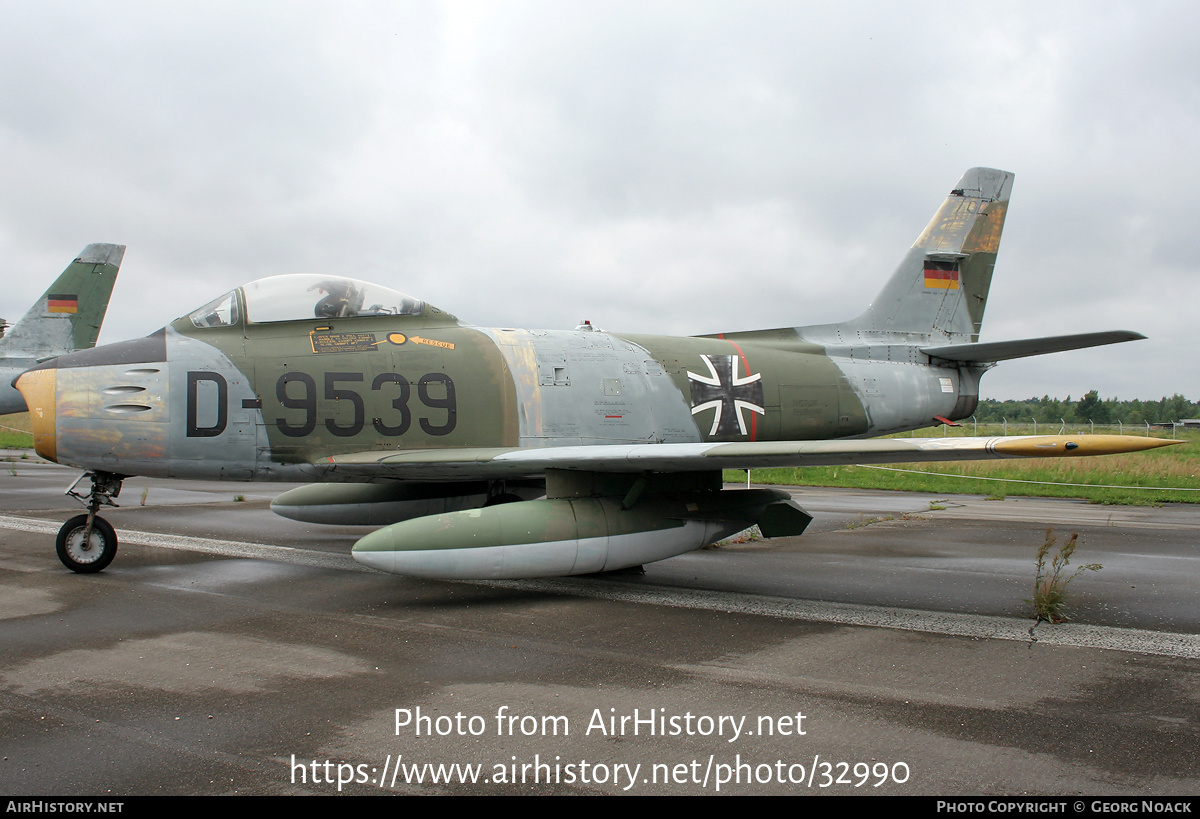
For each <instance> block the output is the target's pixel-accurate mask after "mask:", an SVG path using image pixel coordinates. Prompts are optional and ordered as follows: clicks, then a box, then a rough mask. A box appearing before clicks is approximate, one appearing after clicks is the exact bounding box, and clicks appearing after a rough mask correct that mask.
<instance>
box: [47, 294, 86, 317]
mask: <svg viewBox="0 0 1200 819" xmlns="http://www.w3.org/2000/svg"><path fill="white" fill-rule="evenodd" d="M46 312H48V313H78V312H79V297H78V296H72V295H68V294H63V293H50V294H48V295H47V296H46Z"/></svg>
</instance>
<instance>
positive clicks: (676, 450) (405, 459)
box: [314, 435, 1177, 480]
mask: <svg viewBox="0 0 1200 819" xmlns="http://www.w3.org/2000/svg"><path fill="white" fill-rule="evenodd" d="M1173 443H1177V442H1176V441H1171V440H1164V439H1160V438H1143V437H1139V436H1133V435H1075V436H1072V435H1033V436H1028V435H1026V436H1008V437H993V438H873V439H868V440H858V439H849V440H839V441H756V442H745V443H709V444H704V443H695V444H628V445H611V444H607V445H599V446H566V447H542V448H537V447H518V448H467V449H437V450H404V451H398V452H379V451H374V452H358V453H352V454H347V455H335V456H331V457H329V458H327V459H325V460H323V461H320V462H318V463H316V464H314V466H316V467H317V468H318V469H319V470H320V471H321V472H322V473H323V474H325V475H326V476H333V475H339V476H342V477H343V478H345V479H349V480H355V479H359V480H370V479H372V478H393V479H410V480H464V479H481V478H483V479H500V478H518V477H532V476H536V475H541V474H543V473H545V471H546V470H547V469H567V470H577V471H581V472H625V473H640V472H705V471H711V470H718V469H761V468H764V467H782V466H831V465H837V464H870V463H914V462H922V461H975V460H990V459H995V458H1061V457H1075V456H1085V455H1112V454H1116V453H1121V452H1140V451H1143V450H1147V449H1156V448H1158V447H1161V446H1169V445H1171V444H1173Z"/></svg>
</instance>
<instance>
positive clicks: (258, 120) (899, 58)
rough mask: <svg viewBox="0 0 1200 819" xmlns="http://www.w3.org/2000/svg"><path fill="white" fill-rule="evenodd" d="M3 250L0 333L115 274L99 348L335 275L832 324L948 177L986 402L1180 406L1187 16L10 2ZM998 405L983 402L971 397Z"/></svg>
mask: <svg viewBox="0 0 1200 819" xmlns="http://www.w3.org/2000/svg"><path fill="white" fill-rule="evenodd" d="M8 11H9V13H8V15H7V16H8V17H9V19H8V20H7V22H6V26H5V28H4V30H3V31H0V77H3V80H0V82H2V83H3V85H2V86H0V87H2V88H3V92H4V99H5V106H4V107H3V110H2V111H0V156H2V157H3V160H0V185H2V186H3V189H4V191H5V196H4V197H3V198H2V199H0V248H2V249H3V250H4V253H5V257H6V259H8V261H9V264H10V271H11V274H10V276H9V277H8V278H10V279H12V281H10V282H9V283H8V286H7V287H6V288H5V291H6V292H5V293H4V295H3V296H2V297H0V314H3V315H9V316H13V315H18V314H20V313H21V312H23V311H24V309H25V308H26V307H27V306H28V304H29V303H30V302H31V301H32V300H33V299H34V298H35V297H36V296H37V295H38V293H40V292H41V290H42V289H43V288H44V283H45V282H46V281H47V280H48V278H49V277H50V276H51V275H52V274H54V273H56V272H57V271H59V270H61V269H62V268H63V267H64V266H65V264H66V262H67V261H68V260H69V259H70V256H71V254H73V253H75V252H77V251H78V249H79V248H81V247H82V246H83V245H84V244H86V243H88V242H92V241H113V242H123V243H126V244H128V245H129V252H128V253H127V255H126V264H125V269H124V271H123V273H122V277H121V280H120V281H119V282H118V285H117V291H116V294H115V296H114V301H113V304H112V307H111V310H110V324H109V326H107V327H106V328H105V331H104V334H103V336H102V340H104V341H116V340H119V339H121V338H125V337H129V336H131V335H136V334H142V333H147V332H150V331H152V330H154V329H155V328H157V327H158V326H161V325H162V324H163V323H164V322H165V321H167V320H169V319H170V318H172V317H174V316H175V315H179V314H182V313H184V312H187V311H189V310H191V309H193V308H194V307H196V306H197V305H199V304H201V303H204V302H206V301H208V300H209V299H211V298H212V297H214V296H216V295H217V294H218V293H220V292H222V291H224V290H228V289H230V288H232V287H234V286H236V285H238V284H240V283H242V282H245V281H249V280H252V279H256V278H260V277H263V276H268V275H276V274H280V273H289V272H309V271H320V272H326V271H328V272H338V273H344V274H346V275H352V276H357V277H359V278H364V279H375V280H378V281H380V282H381V283H384V284H388V285H389V286H392V287H396V288H398V289H401V290H404V291H407V292H411V293H413V294H414V295H417V296H419V297H422V298H425V299H428V300H429V301H431V302H432V303H434V304H438V305H439V306H441V307H443V308H445V309H447V310H449V311H451V312H453V313H455V314H457V315H460V316H462V317H463V318H464V319H467V320H469V321H473V322H475V323H479V324H498V325H510V326H511V325H518V326H550V327H568V326H573V324H574V323H575V322H576V321H577V320H578V319H580V318H585V317H586V318H591V319H593V320H594V321H596V322H597V323H598V324H600V325H601V326H605V327H607V328H609V329H614V330H616V329H621V330H626V331H641V332H657V333H701V332H713V331H717V330H722V329H748V328H751V327H755V326H782V325H790V324H798V323H814V322H825V321H834V320H839V319H843V318H848V317H850V316H853V315H856V314H857V313H858V312H860V311H861V310H862V308H863V307H864V306H865V304H866V302H867V301H869V299H870V297H871V295H872V294H873V293H874V292H875V291H876V290H877V289H878V287H879V286H881V285H882V282H883V281H884V280H885V279H886V277H887V275H888V274H889V273H890V272H891V270H892V268H893V266H894V265H895V263H896V262H897V261H898V260H899V258H900V256H901V255H902V253H903V251H904V249H905V248H906V247H907V246H908V245H909V244H910V243H911V241H912V239H913V238H914V237H915V236H916V235H917V233H918V232H919V231H920V229H921V228H922V227H923V226H924V224H925V222H926V221H927V220H928V218H929V216H930V215H931V214H932V212H933V209H934V208H935V207H936V205H937V204H938V202H939V201H940V200H941V198H942V197H943V196H944V195H945V193H946V191H947V190H948V189H949V186H950V185H951V184H952V183H953V182H954V181H955V180H956V179H958V177H959V175H960V174H961V173H962V171H963V170H964V169H965V168H967V167H970V166H973V165H991V166H996V167H1004V168H1006V169H1008V170H1013V171H1015V172H1016V173H1017V181H1016V185H1015V188H1014V199H1013V206H1012V209H1011V211H1010V215H1009V219H1008V223H1007V226H1006V236H1005V242H1004V245H1003V247H1002V250H1001V253H1000V259H999V264H998V267H997V273H996V279H995V283H994V286H993V291H992V297H991V299H990V301H989V307H988V322H987V324H985V328H984V337H985V339H1001V338H1011V337H1020V336H1030V335H1050V334H1057V333H1063V332H1083V331H1087V330H1096V329H1109V328H1114V327H1125V326H1128V327H1129V328H1130V329H1136V330H1142V331H1144V332H1147V333H1148V334H1151V335H1152V341H1151V342H1142V343H1141V344H1138V345H1125V346H1123V347H1120V348H1111V349H1110V350H1107V351H1104V352H1097V353H1071V354H1064V355H1062V356H1056V357H1052V358H1047V359H1045V360H1044V361H1039V362H1037V363H1033V364H1031V363H1029V362H1010V363H1007V364H1005V365H1004V366H1003V367H1001V368H998V369H997V371H996V372H995V373H992V374H989V375H988V376H987V378H985V380H984V393H985V394H988V395H994V396H996V397H1002V398H1004V397H1025V396H1027V395H1033V394H1038V395H1040V394H1043V393H1050V394H1062V395H1065V394H1066V393H1067V392H1070V393H1071V394H1073V395H1074V394H1082V393H1083V392H1084V391H1086V390H1087V389H1091V388H1097V389H1099V390H1100V391H1101V393H1102V394H1105V395H1109V394H1113V395H1121V396H1123V397H1134V396H1139V397H1150V396H1155V395H1159V394H1162V393H1170V392H1175V391H1183V392H1185V393H1187V392H1189V390H1190V391H1192V392H1194V391H1195V388H1194V386H1192V385H1190V384H1188V383H1187V382H1186V373H1187V372H1189V369H1188V367H1189V365H1190V362H1189V360H1188V358H1189V356H1188V350H1189V349H1190V348H1191V347H1193V346H1194V341H1193V339H1192V330H1191V323H1192V322H1191V318H1190V316H1189V312H1190V311H1189V310H1188V309H1187V307H1186V306H1187V305H1189V304H1194V303H1197V298H1198V297H1200V292H1197V290H1198V288H1200V285H1197V283H1196V282H1197V277H1196V276H1195V275H1193V272H1192V271H1193V265H1194V263H1193V261H1192V260H1194V259H1195V258H1196V253H1195V251H1196V250H1197V249H1198V248H1197V244H1198V242H1200V240H1197V238H1196V231H1195V230H1194V224H1195V223H1196V221H1197V219H1196V216H1197V214H1196V206H1195V205H1194V204H1192V201H1191V200H1192V198H1193V197H1192V196H1191V195H1190V192H1191V190H1193V189H1195V187H1196V184H1197V183H1198V182H1200V179H1197V174H1198V173H1200V172H1198V171H1197V170H1196V169H1195V166H1194V163H1193V162H1192V161H1191V157H1193V156H1194V155H1195V154H1196V149H1197V148H1200V146H1198V145H1197V144H1196V143H1197V140H1200V127H1197V126H1198V125H1200V123H1198V122H1197V121H1196V120H1197V116H1200V106H1198V105H1197V101H1198V97H1200V89H1198V83H1200V71H1198V70H1197V65H1196V62H1197V58H1196V56H1195V55H1196V54H1198V53H1200V49H1198V48H1197V45H1200V44H1198V43H1197V35H1196V32H1197V31H1198V30H1200V27H1197V26H1196V25H1195V22H1196V17H1197V14H1200V12H1198V11H1197V10H1196V9H1195V8H1194V7H1193V6H1192V5H1189V4H1186V3H1158V4H1151V5H1148V6H1138V7H1136V8H1135V7H1129V6H1125V5H1121V4H1112V5H1100V6H1099V7H1098V6H1096V5H1095V4H1074V3H1068V4H1056V5H1054V6H1051V7H1045V6H1041V5H1037V4H1033V3H1028V4H1026V3H1017V4H1006V5H1005V7H1004V8H1003V9H998V8H991V7H988V8H984V7H978V6H963V5H961V4H948V3H940V2H925V3H915V4H895V3H870V2H857V3H846V4H836V5H829V4H797V3H791V2H788V3H769V2H756V3H738V4H728V3H674V2H660V3H649V4H647V3H571V4H561V3H532V2H529V3H516V2H513V3H504V4H493V3H484V2H448V3H432V2H429V3H407V4H397V3H369V2H360V3H349V4H339V5H337V6H336V7H335V6H332V5H328V4H323V3H303V2H301V3H291V2H289V3H256V4H250V5H246V4H234V3H213V2H204V3H198V2H197V3H172V4H165V5H164V4H153V3H134V2H126V3H114V4H104V5H103V6H100V5H97V6H88V5H80V4H75V3H65V2H46V3H36V4H35V3H18V4H14V5H13V6H11V7H10V9H9V10H8ZM993 389H994V390H995V392H992V391H991V390H993Z"/></svg>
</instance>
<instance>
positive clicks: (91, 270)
mask: <svg viewBox="0 0 1200 819" xmlns="http://www.w3.org/2000/svg"><path fill="white" fill-rule="evenodd" d="M124 256H125V245H109V244H93V245H88V246H87V247H85V248H84V249H83V252H82V253H80V254H79V257H78V258H76V259H75V261H73V262H71V264H69V265H68V266H67V269H66V270H64V271H63V272H62V275H61V276H59V277H58V278H57V279H55V280H54V284H52V285H50V288H49V289H48V290H47V291H46V292H45V293H43V294H42V297H41V298H40V299H38V300H37V301H36V302H34V305H33V307H31V308H29V312H27V313H26V314H25V317H24V318H22V319H21V320H20V321H18V322H17V323H16V324H14V325H12V326H11V327H10V328H8V330H7V332H5V333H4V335H3V337H0V349H3V351H4V353H6V354H8V355H26V356H30V357H32V358H37V359H42V358H50V357H53V356H56V355H62V354H63V353H68V352H70V351H72V350H86V349H88V348H89V347H94V346H96V337H97V336H98V335H99V334H100V325H101V324H103V323H104V314H105V313H106V312H107V311H108V299H109V297H110V296H111V295H112V289H113V285H114V284H115V283H116V281H117V272H118V271H119V270H120V267H121V259H122V258H123V257H124Z"/></svg>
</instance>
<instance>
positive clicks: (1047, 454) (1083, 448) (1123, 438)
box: [992, 435, 1186, 458]
mask: <svg viewBox="0 0 1200 819" xmlns="http://www.w3.org/2000/svg"><path fill="white" fill-rule="evenodd" d="M1182 443H1186V442H1185V441H1179V440H1168V439H1165V438H1143V437H1141V436H1137V435H1029V436H1020V437H1010V438H999V439H997V440H996V441H995V442H994V443H993V444H992V449H993V451H995V452H996V453H997V454H998V455H1007V456H1010V457H1014V458H1062V457H1081V456H1088V455H1119V454H1122V453H1127V452H1145V451H1147V450H1150V449H1159V448H1161V447H1165V446H1171V445H1172V444H1182Z"/></svg>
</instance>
